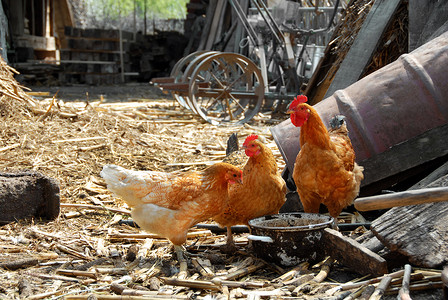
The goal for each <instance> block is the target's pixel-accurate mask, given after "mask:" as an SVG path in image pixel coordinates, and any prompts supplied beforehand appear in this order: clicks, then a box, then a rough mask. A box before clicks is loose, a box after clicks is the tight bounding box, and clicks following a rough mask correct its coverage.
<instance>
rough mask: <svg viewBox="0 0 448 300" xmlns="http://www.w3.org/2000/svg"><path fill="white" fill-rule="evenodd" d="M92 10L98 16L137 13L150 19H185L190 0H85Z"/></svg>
mask: <svg viewBox="0 0 448 300" xmlns="http://www.w3.org/2000/svg"><path fill="white" fill-rule="evenodd" d="M85 1H86V4H87V6H88V7H89V8H90V9H89V10H90V12H91V13H93V14H95V15H96V16H97V17H98V18H100V19H102V18H104V19H110V20H118V19H120V18H122V17H127V16H130V15H133V12H134V7H135V11H136V15H137V17H139V18H144V14H145V7H146V17H147V18H149V19H152V18H158V19H183V18H185V16H186V4H187V3H188V1H189V0H85Z"/></svg>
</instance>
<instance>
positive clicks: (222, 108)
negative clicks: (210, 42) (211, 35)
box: [188, 53, 264, 125]
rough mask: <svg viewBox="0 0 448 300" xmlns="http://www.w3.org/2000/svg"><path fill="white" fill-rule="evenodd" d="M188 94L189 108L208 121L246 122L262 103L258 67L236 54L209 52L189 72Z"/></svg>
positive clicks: (223, 122)
mask: <svg viewBox="0 0 448 300" xmlns="http://www.w3.org/2000/svg"><path fill="white" fill-rule="evenodd" d="M188 98H189V101H190V105H192V106H193V107H194V109H193V110H194V111H195V112H196V113H198V114H199V115H200V116H201V117H202V118H204V119H205V120H206V121H207V122H209V123H211V124H214V125H223V124H232V123H233V124H243V123H246V122H247V121H249V120H250V119H252V118H253V117H254V116H255V115H256V114H257V113H258V111H259V110H260V107H261V105H262V103H263V98H264V83H263V78H262V75H261V71H260V69H259V68H258V67H257V66H256V65H255V64H254V63H253V62H252V61H251V60H250V59H248V58H247V57H245V56H243V55H240V54H236V53H217V54H213V55H210V56H208V57H207V58H204V59H202V60H201V61H200V63H199V64H198V65H197V66H196V67H195V68H194V71H193V72H192V73H191V76H190V83H189V93H188Z"/></svg>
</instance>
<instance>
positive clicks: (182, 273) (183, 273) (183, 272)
mask: <svg viewBox="0 0 448 300" xmlns="http://www.w3.org/2000/svg"><path fill="white" fill-rule="evenodd" d="M174 251H175V252H176V255H177V261H178V262H179V265H180V266H179V274H178V275H177V277H178V278H180V279H185V278H187V277H188V274H187V268H188V265H187V259H186V258H185V256H184V250H183V249H182V246H179V245H174Z"/></svg>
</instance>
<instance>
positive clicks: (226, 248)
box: [220, 226, 237, 254]
mask: <svg viewBox="0 0 448 300" xmlns="http://www.w3.org/2000/svg"><path fill="white" fill-rule="evenodd" d="M226 228H227V242H226V244H225V245H223V246H221V247H220V250H221V251H222V252H224V253H227V254H230V253H233V252H235V251H236V250H237V248H236V246H235V242H234V241H233V235H232V228H231V227H230V226H227V227H226Z"/></svg>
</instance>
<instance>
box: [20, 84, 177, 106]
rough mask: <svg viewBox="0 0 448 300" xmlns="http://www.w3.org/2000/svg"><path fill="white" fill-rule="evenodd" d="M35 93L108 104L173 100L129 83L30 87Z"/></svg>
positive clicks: (157, 92)
mask: <svg viewBox="0 0 448 300" xmlns="http://www.w3.org/2000/svg"><path fill="white" fill-rule="evenodd" d="M28 88H30V89H31V91H33V92H49V93H50V95H51V96H53V95H55V94H56V93H57V97H58V98H59V99H61V100H63V101H86V100H89V101H95V100H99V99H100V97H101V96H102V97H103V99H104V100H105V101H106V102H125V101H141V100H143V99H172V97H171V95H167V94H164V93H162V91H161V90H160V89H159V88H157V87H154V86H152V85H150V84H149V83H127V84H122V85H108V86H92V85H71V86H50V87H45V86H28Z"/></svg>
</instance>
